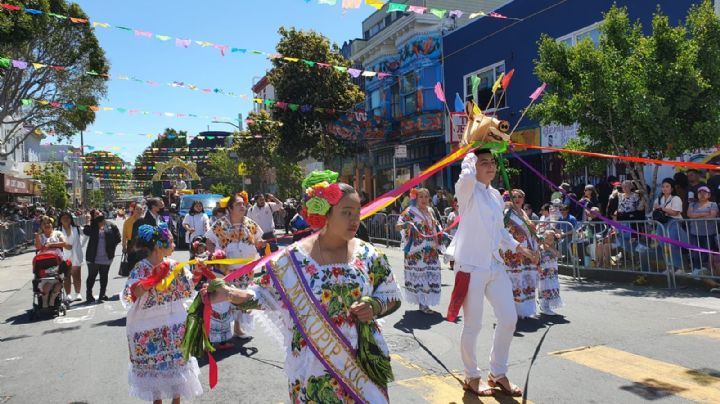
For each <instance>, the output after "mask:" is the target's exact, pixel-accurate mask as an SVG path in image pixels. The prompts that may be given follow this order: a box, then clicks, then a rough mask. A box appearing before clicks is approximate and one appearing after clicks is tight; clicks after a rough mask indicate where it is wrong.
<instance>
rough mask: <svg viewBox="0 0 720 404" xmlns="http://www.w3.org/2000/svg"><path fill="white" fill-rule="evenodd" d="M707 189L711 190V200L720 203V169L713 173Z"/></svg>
mask: <svg viewBox="0 0 720 404" xmlns="http://www.w3.org/2000/svg"><path fill="white" fill-rule="evenodd" d="M707 187H708V188H710V200H711V201H713V202H716V203H717V202H720V169H718V170H713V171H712V175H711V176H710V178H709V179H708V182H707Z"/></svg>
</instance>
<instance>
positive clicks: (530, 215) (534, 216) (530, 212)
mask: <svg viewBox="0 0 720 404" xmlns="http://www.w3.org/2000/svg"><path fill="white" fill-rule="evenodd" d="M523 211H524V212H525V214H526V215H527V216H528V218H530V220H540V217H539V216H538V215H537V214H536V213H535V212H533V208H532V205H531V204H529V203H526V204H525V205H523Z"/></svg>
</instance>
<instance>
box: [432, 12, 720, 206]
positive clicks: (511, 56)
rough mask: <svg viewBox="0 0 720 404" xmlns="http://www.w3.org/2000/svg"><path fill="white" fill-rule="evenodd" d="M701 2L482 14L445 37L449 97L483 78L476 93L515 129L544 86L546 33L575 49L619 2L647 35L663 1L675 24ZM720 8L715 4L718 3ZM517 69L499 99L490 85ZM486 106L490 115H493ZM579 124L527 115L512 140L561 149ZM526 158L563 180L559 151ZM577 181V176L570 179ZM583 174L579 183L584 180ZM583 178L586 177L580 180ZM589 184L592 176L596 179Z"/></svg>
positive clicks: (542, 197) (532, 186) (534, 192)
mask: <svg viewBox="0 0 720 404" xmlns="http://www.w3.org/2000/svg"><path fill="white" fill-rule="evenodd" d="M700 2H701V0H652V1H651V0H592V1H588V0H567V1H564V2H561V1H558V0H515V1H510V2H508V3H507V4H505V5H504V6H502V7H500V8H498V9H497V10H496V12H497V13H499V14H500V15H503V16H507V17H510V18H507V19H501V18H490V17H481V18H478V19H477V20H474V21H473V22H471V23H470V24H467V25H465V26H464V27H462V28H459V29H457V30H454V31H452V32H449V33H448V34H446V35H445V36H444V37H443V62H444V63H443V66H444V83H445V89H446V97H447V98H448V100H452V99H454V97H455V94H456V93H457V94H459V95H460V97H462V98H463V99H464V100H467V99H471V98H472V94H471V93H472V92H471V84H470V83H471V77H472V76H473V75H477V77H479V78H480V79H481V86H480V91H479V93H478V98H479V103H478V104H479V105H480V106H481V108H484V107H485V106H486V105H490V108H489V109H488V110H487V111H490V112H492V111H497V114H498V116H499V117H500V118H501V119H505V120H508V121H509V122H510V125H511V127H513V126H514V125H515V123H516V122H517V121H518V119H519V117H520V115H521V113H522V109H524V108H525V107H527V105H528V103H529V98H528V96H529V95H530V94H531V93H532V92H533V91H534V90H535V89H536V88H537V87H538V86H539V85H540V84H541V83H540V82H538V79H537V78H536V77H535V75H534V73H533V70H534V66H535V65H534V63H533V60H535V59H536V58H537V56H538V54H537V48H538V45H537V42H538V40H539V39H540V36H541V35H542V34H547V35H549V36H551V37H553V38H556V39H557V40H558V41H561V42H564V43H566V44H567V45H568V46H573V45H574V44H575V43H577V41H579V40H581V39H583V38H586V37H589V38H591V40H592V41H594V42H596V43H597V41H598V39H599V35H600V34H599V31H598V26H599V23H600V22H601V21H602V19H603V13H604V12H606V11H607V10H608V9H609V8H610V7H611V6H612V5H613V4H617V6H619V7H627V9H628V12H629V15H630V19H631V21H635V20H639V21H640V22H641V23H642V25H643V28H644V29H645V31H646V33H649V31H650V29H651V22H652V17H653V13H654V12H655V11H656V9H657V6H658V5H659V6H660V7H661V10H662V12H663V14H665V15H667V16H668V17H669V19H670V23H671V24H673V25H676V24H677V23H678V22H681V21H683V20H684V19H685V17H686V15H687V11H688V9H689V8H690V6H692V5H693V4H697V3H700ZM716 7H717V5H716ZM511 69H515V74H514V76H513V78H512V83H511V85H510V86H509V89H508V91H507V94H506V95H505V97H504V98H502V100H501V99H500V97H499V93H500V92H498V94H497V95H496V96H495V97H493V96H492V92H491V91H490V88H491V87H492V85H493V83H494V82H495V80H496V79H497V77H498V76H499V75H500V74H502V73H503V72H508V71H510V70H511ZM487 111H486V112H487ZM576 129H577V127H561V126H558V125H550V126H547V127H543V128H540V126H539V123H538V122H535V121H533V120H532V119H530V118H528V117H525V118H524V119H523V121H522V122H521V124H520V126H519V130H518V131H517V133H516V135H515V136H514V140H517V141H522V142H524V143H534V144H538V145H545V146H547V145H552V146H554V147H562V146H564V145H565V143H567V140H568V139H570V138H572V137H573V136H574V135H575V132H576ZM521 154H522V155H524V156H523V158H524V159H525V160H526V161H528V162H530V163H531V164H533V165H534V166H535V167H536V168H537V169H539V170H541V171H542V172H544V173H545V174H546V175H547V176H548V177H549V178H550V179H552V180H553V181H554V182H556V183H559V182H561V181H562V180H568V178H563V172H562V162H561V160H559V159H558V157H557V154H556V153H540V152H538V151H525V152H523V153H521ZM511 166H513V167H516V168H520V169H521V176H520V177H521V178H520V181H519V183H517V184H513V186H515V187H521V188H523V189H524V190H525V191H526V193H528V196H529V197H533V200H532V202H533V203H534V205H535V207H536V209H537V207H538V206H539V205H538V204H539V203H540V202H545V201H548V199H549V195H550V190H549V189H548V187H546V186H544V185H543V184H542V183H541V182H540V181H538V180H537V178H536V177H535V176H534V175H533V174H532V173H529V172H527V171H526V170H522V167H523V166H522V165H520V164H519V163H518V162H512V161H511ZM458 173H459V167H458V166H455V167H453V169H452V175H451V177H452V178H453V179H457V176H458ZM570 180H572V179H570ZM579 181H580V179H578V181H577V182H579ZM582 181H585V178H584V177H583V178H582ZM590 181H591V182H593V181H592V179H591V180H590Z"/></svg>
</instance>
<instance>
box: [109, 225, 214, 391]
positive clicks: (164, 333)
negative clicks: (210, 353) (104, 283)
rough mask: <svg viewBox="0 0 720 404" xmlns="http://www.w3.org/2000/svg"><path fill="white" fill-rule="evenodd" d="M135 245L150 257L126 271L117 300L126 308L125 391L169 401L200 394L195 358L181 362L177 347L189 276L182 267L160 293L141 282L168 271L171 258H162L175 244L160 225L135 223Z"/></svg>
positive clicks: (182, 331)
mask: <svg viewBox="0 0 720 404" xmlns="http://www.w3.org/2000/svg"><path fill="white" fill-rule="evenodd" d="M136 245H138V246H140V247H143V248H146V249H147V250H148V251H149V255H148V257H147V258H145V259H143V260H142V261H140V262H138V263H137V264H136V265H135V268H133V270H132V271H131V272H130V276H129V277H128V280H127V283H126V285H125V289H124V290H123V293H122V299H121V300H122V303H123V306H125V308H127V309H128V314H127V326H126V329H127V338H128V347H129V349H130V368H129V375H128V383H129V384H130V395H131V396H133V397H136V398H139V399H141V400H146V401H153V403H162V400H165V399H172V402H173V404H178V403H179V402H180V398H186V399H189V398H193V397H195V396H199V395H200V394H202V386H201V385H200V380H199V378H198V376H199V375H200V369H199V368H198V364H197V360H196V359H195V358H194V357H191V358H190V360H189V361H187V362H186V361H185V360H184V359H183V354H182V351H181V350H180V344H181V343H182V338H183V335H185V318H186V317H187V312H186V308H185V303H186V301H187V300H188V299H189V298H191V297H192V295H193V281H192V274H191V273H190V271H188V270H187V269H183V270H182V271H180V272H179V274H178V275H177V276H176V277H175V278H174V279H173V281H172V282H171V284H170V286H169V287H168V288H167V289H165V290H164V291H162V292H160V291H158V290H157V289H155V288H154V287H152V286H145V285H143V286H141V285H140V284H138V282H139V281H142V280H144V279H147V278H148V277H150V276H153V275H156V276H157V274H158V273H160V274H162V273H163V272H162V271H163V269H165V270H172V268H173V267H174V266H175V261H173V260H170V259H167V257H168V256H170V254H172V252H173V249H174V248H175V245H174V244H173V241H172V234H171V233H170V231H169V230H168V228H167V226H166V225H165V224H164V223H163V224H161V225H160V226H159V227H153V226H149V225H142V226H140V228H139V229H138V237H137V242H136ZM162 278H164V276H163V277H162Z"/></svg>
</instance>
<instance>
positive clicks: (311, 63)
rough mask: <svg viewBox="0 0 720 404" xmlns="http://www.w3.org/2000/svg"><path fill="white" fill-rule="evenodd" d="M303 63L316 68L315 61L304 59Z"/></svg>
mask: <svg viewBox="0 0 720 404" xmlns="http://www.w3.org/2000/svg"><path fill="white" fill-rule="evenodd" d="M303 62H304V63H305V64H306V65H308V66H310V67H313V66H315V62H313V61H310V60H305V59H303Z"/></svg>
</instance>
